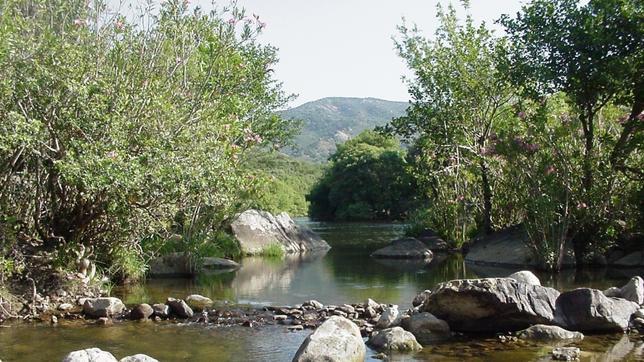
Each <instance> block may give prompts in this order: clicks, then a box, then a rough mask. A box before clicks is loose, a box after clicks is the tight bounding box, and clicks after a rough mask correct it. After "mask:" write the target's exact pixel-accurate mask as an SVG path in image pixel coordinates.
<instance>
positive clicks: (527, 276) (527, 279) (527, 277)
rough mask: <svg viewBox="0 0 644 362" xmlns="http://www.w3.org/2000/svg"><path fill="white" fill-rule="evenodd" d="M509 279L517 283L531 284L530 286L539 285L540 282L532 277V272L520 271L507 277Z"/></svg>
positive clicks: (534, 276) (535, 277)
mask: <svg viewBox="0 0 644 362" xmlns="http://www.w3.org/2000/svg"><path fill="white" fill-rule="evenodd" d="M508 278H510V279H514V280H516V281H517V282H521V283H526V284H531V285H541V281H539V278H537V276H536V275H534V273H533V272H531V271H529V270H522V271H518V272H516V273H512V274H510V275H509V276H508Z"/></svg>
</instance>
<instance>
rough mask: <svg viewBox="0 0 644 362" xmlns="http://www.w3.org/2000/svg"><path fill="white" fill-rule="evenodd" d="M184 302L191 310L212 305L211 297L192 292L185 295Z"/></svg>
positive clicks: (198, 309) (202, 308)
mask: <svg viewBox="0 0 644 362" xmlns="http://www.w3.org/2000/svg"><path fill="white" fill-rule="evenodd" d="M186 303H187V304H188V306H189V307H190V308H192V309H193V310H195V311H197V312H200V311H202V310H204V309H206V308H208V307H210V306H212V305H213V301H212V299H210V298H208V297H204V296H203V295H199V294H192V295H189V296H188V297H186Z"/></svg>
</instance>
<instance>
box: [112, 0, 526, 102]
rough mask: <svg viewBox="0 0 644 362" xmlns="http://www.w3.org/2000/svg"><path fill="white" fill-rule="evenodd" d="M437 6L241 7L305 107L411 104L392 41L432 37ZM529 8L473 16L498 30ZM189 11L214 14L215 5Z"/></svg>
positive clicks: (261, 1) (269, 2) (474, 1)
mask: <svg viewBox="0 0 644 362" xmlns="http://www.w3.org/2000/svg"><path fill="white" fill-rule="evenodd" d="M114 1H118V0H110V1H109V2H111V3H113V2H114ZM134 1H135V2H136V1H137V0H134ZM139 1H140V0H139ZM153 1H154V0H153ZM438 2H441V3H442V4H444V5H446V4H448V3H449V2H450V1H446V0H238V5H240V6H242V7H244V8H246V9H247V11H248V13H249V14H248V15H251V14H252V13H255V14H257V15H259V16H260V18H261V20H262V21H264V22H265V23H266V24H267V25H266V28H265V30H264V32H263V34H262V35H261V37H260V41H262V42H263V43H269V44H272V45H274V46H276V47H277V48H279V53H278V54H279V58H280V62H279V64H278V65H277V67H275V70H276V74H275V75H276V77H277V78H278V79H279V80H281V81H282V82H283V83H284V88H285V90H286V91H287V92H289V93H296V94H298V95H299V97H298V98H297V99H296V100H295V101H294V102H293V104H292V105H299V104H301V103H304V102H307V101H311V100H315V99H318V98H323V97H331V96H345V97H376V98H383V99H388V100H399V101H406V100H407V99H408V98H409V97H408V94H407V90H406V87H405V85H404V84H403V82H402V80H401V76H402V75H403V74H404V73H405V72H406V67H405V65H404V63H403V62H402V60H401V59H400V58H399V57H398V55H397V54H396V52H395V51H394V44H393V41H392V36H394V35H396V25H399V24H400V23H401V18H402V17H405V18H406V19H407V21H408V22H410V23H412V22H413V23H416V24H418V26H419V27H420V29H421V30H422V31H423V32H424V33H425V34H426V35H427V36H432V35H433V33H434V30H435V29H436V4H437V3H438ZM524 2H525V0H471V13H472V15H473V16H474V18H475V20H477V21H485V22H487V23H488V24H492V23H493V22H494V20H496V19H498V18H499V17H500V16H501V14H504V13H511V14H514V13H516V11H518V10H519V8H520V5H521V4H522V3H524ZM227 3H228V1H223V2H222V1H217V4H221V5H225V4H227ZM455 3H457V4H460V2H458V1H455ZM190 4H191V6H197V5H198V6H201V7H202V8H204V9H210V8H211V5H210V4H211V0H191V1H190ZM459 7H460V6H459Z"/></svg>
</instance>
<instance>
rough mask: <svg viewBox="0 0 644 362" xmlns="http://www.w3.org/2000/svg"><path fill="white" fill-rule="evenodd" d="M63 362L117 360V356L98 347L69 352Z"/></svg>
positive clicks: (109, 361)
mask: <svg viewBox="0 0 644 362" xmlns="http://www.w3.org/2000/svg"><path fill="white" fill-rule="evenodd" d="M63 362H117V360H116V358H114V356H113V355H112V354H111V353H109V352H105V351H102V350H100V349H98V348H87V349H83V350H80V351H74V352H71V353H69V354H68V355H67V356H65V358H63Z"/></svg>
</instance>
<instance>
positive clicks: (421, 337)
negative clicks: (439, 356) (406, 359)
mask: <svg viewBox="0 0 644 362" xmlns="http://www.w3.org/2000/svg"><path fill="white" fill-rule="evenodd" d="M401 326H402V327H403V328H404V329H406V330H408V331H409V332H411V333H412V334H413V335H414V336H415V337H416V339H417V340H418V341H420V342H421V343H423V344H429V343H431V342H432V341H435V340H437V339H443V338H445V337H447V336H449V335H450V329H449V325H448V324H447V322H445V321H444V320H442V319H438V318H436V317H435V316H434V315H432V314H431V313H427V312H423V313H414V314H412V315H411V316H409V317H407V318H403V319H402V322H401Z"/></svg>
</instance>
